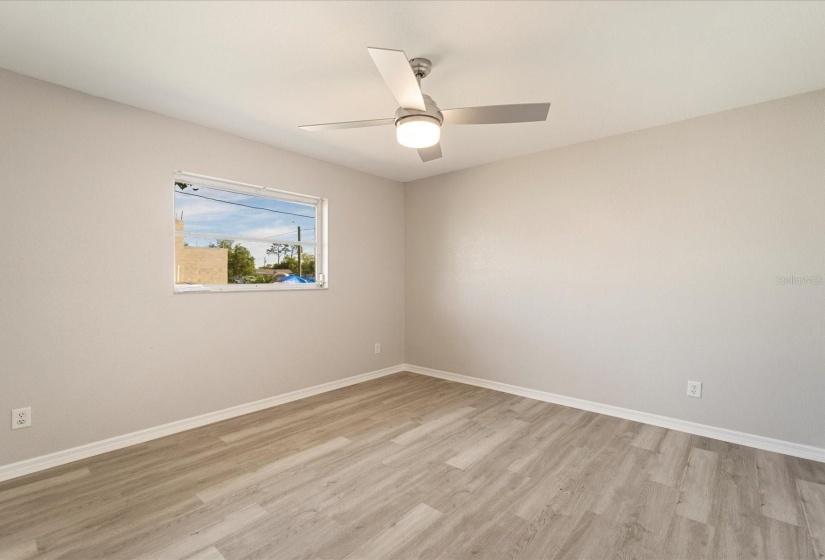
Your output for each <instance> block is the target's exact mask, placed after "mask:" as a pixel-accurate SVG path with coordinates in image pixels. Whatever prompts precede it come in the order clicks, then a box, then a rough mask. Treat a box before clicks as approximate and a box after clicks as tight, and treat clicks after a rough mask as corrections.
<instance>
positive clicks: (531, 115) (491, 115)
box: [441, 103, 550, 124]
mask: <svg viewBox="0 0 825 560" xmlns="http://www.w3.org/2000/svg"><path fill="white" fill-rule="evenodd" d="M549 111H550V104H549V103H521V104H519V105H488V106H486V107H465V108H463V109H444V110H442V111H441V114H442V115H444V124H503V123H521V122H536V121H546V120H547V113H548V112H549Z"/></svg>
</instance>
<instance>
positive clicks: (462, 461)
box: [447, 420, 528, 469]
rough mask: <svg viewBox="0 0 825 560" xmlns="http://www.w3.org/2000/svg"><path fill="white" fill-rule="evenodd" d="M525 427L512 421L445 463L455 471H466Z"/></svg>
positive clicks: (518, 422) (521, 423)
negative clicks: (455, 469)
mask: <svg viewBox="0 0 825 560" xmlns="http://www.w3.org/2000/svg"><path fill="white" fill-rule="evenodd" d="M527 425H528V424H527V422H524V421H523V420H513V421H512V422H510V424H509V425H508V426H506V427H504V428H502V429H500V430H496V431H495V432H493V433H492V434H490V435H489V436H487V437H485V438H484V439H482V440H481V441H479V442H477V443H476V444H475V445H473V446H471V447H470V448H469V449H466V450H464V451H462V452H461V453H459V454H458V455H456V456H455V457H452V458H450V459H449V460H448V461H447V464H448V465H451V466H453V467H455V468H457V469H466V468H468V467H469V466H470V465H472V464H474V463H476V462H477V461H480V460H481V459H482V458H484V457H486V456H487V455H489V454H490V453H492V452H493V450H494V449H495V448H496V447H498V446H499V445H501V444H503V443H505V442H506V441H507V440H508V439H510V438H512V437H513V435H515V434H516V433H518V432H519V431H521V430H523V429H524V428H525V427H526V426H527Z"/></svg>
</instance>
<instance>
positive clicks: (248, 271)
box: [209, 239, 255, 282]
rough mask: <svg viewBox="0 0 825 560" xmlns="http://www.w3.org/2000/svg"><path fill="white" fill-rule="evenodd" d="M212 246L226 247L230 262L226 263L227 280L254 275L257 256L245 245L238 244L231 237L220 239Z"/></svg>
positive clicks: (231, 280)
mask: <svg viewBox="0 0 825 560" xmlns="http://www.w3.org/2000/svg"><path fill="white" fill-rule="evenodd" d="M209 246H210V247H220V248H221V249H226V250H227V253H228V255H227V256H228V262H227V264H226V275H227V282H237V281H238V279H239V278H243V277H245V276H253V275H254V274H255V257H253V256H252V253H250V252H249V249H247V248H246V247H244V246H243V245H240V244H236V243H235V242H234V241H231V240H229V239H218V241H217V243H213V244H210V245H209Z"/></svg>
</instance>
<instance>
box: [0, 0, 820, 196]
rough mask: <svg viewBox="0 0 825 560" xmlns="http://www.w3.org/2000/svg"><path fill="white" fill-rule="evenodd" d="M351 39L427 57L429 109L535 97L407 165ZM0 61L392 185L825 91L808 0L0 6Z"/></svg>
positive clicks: (464, 129) (452, 133)
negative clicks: (381, 122)
mask: <svg viewBox="0 0 825 560" xmlns="http://www.w3.org/2000/svg"><path fill="white" fill-rule="evenodd" d="M367 46H378V47H386V48H395V49H403V50H405V51H406V53H407V55H408V56H410V57H415V56H420V57H427V58H430V59H431V60H432V61H433V63H434V69H433V72H432V74H431V75H430V77H428V78H427V79H426V80H424V91H425V93H428V94H430V95H431V96H432V97H433V98H434V99H435V100H436V102H437V103H438V104H439V106H440V107H441V108H445V109H446V108H454V107H465V106H472V105H495V104H505V103H527V102H540V101H550V102H552V106H551V108H550V115H549V118H548V121H547V122H546V123H529V124H518V125H488V126H453V127H448V128H445V129H444V130H443V134H442V138H443V140H442V146H443V151H444V158H443V159H441V160H437V161H433V162H429V163H422V162H421V161H420V160H419V158H418V155H417V154H416V152H415V151H414V150H411V149H408V148H403V147H401V146H399V145H398V144H397V143H396V142H395V131H394V129H393V128H392V127H375V128H367V129H360V130H340V131H333V132H313V133H310V132H304V131H302V130H299V129H298V125H301V124H313V123H323V122H336V121H345V120H360V119H371V118H380V117H390V116H392V115H393V112H394V110H395V108H396V106H395V103H394V102H393V98H392V96H391V95H390V93H389V91H388V90H387V88H386V87H385V86H384V83H383V82H382V80H381V77H380V76H379V74H378V72H377V71H376V70H375V67H374V66H373V63H372V60H371V59H370V56H369V55H368V54H367V50H366V47H367ZM0 67H2V68H7V69H9V70H12V71H15V72H19V73H21V74H26V75H29V76H33V77H35V78H40V79H42V80H46V81H49V82H53V83H56V84H60V85H63V86H66V87H69V88H72V89H76V90H80V91H83V92H86V93H90V94H92V95H97V96H100V97H105V98H108V99H113V100H115V101H119V102H122V103H126V104H129V105H134V106H136V107H141V108H144V109H149V110H151V111H155V112H158V113H162V114H165V115H170V116H173V117H177V118H180V119H184V120H187V121H192V122H195V123H199V124H203V125H206V126H209V127H213V128H216V129H219V130H224V131H227V132H231V133H234V134H237V135H240V136H244V137H246V138H251V139H254V140H259V141H261V142H265V143H267V144H271V145H274V146H278V147H281V148H285V149H287V150H291V151H294V152H299V153H303V154H307V155H310V156H314V157H317V158H320V159H323V160H327V161H331V162H334V163H339V164H341V165H345V166H347V167H352V168H355V169H360V170H363V171H366V172H369V173H373V174H376V175H381V176H384V177H389V178H392V179H397V180H400V181H409V180H413V179H417V178H421V177H428V176H431V175H437V174H440V173H445V172H448V171H454V170H457V169H463V168H467V167H472V166H475V165H480V164H484V163H488V162H492V161H496V160H500V159H505V158H509V157H514V156H519V155H524V154H528V153H533V152H538V151H541V150H547V149H550V148H554V147H558V146H565V145H569V144H574V143H577V142H583V141H586V140H591V139H595V138H601V137H605V136H610V135H614V134H620V133H623V132H628V131H631V130H638V129H641V128H646V127H650V126H655V125H659V124H664V123H668V122H673V121H678V120H683V119H687V118H690V117H695V116H699V115H704V114H708V113H713V112H717V111H722V110H725V109H730V108H733V107H740V106H743V105H749V104H753V103H758V102H762V101H767V100H770V99H776V98H780V97H785V96H788V95H793V94H797V93H802V92H806V91H812V90H816V89H821V88H825V2H799V3H797V2H777V3H773V2H741V3H740V2H727V3H722V2H685V3H672V2H606V3H601V2H524V3H522V2H480V3H476V2H352V3H349V2H331V3H326V2H295V3H292V2H250V3H245V2H231V3H200V2H137V3H120V2H54V3H52V2H0Z"/></svg>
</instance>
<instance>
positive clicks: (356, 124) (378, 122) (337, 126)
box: [298, 119, 395, 132]
mask: <svg viewBox="0 0 825 560" xmlns="http://www.w3.org/2000/svg"><path fill="white" fill-rule="evenodd" d="M394 122H395V119H372V120H369V121H348V122H337V123H327V124H307V125H304V126H300V127H298V128H301V129H303V130H308V131H310V132H315V131H317V130H341V129H342V128H366V127H368V126H383V125H385V124H393V123H394Z"/></svg>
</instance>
